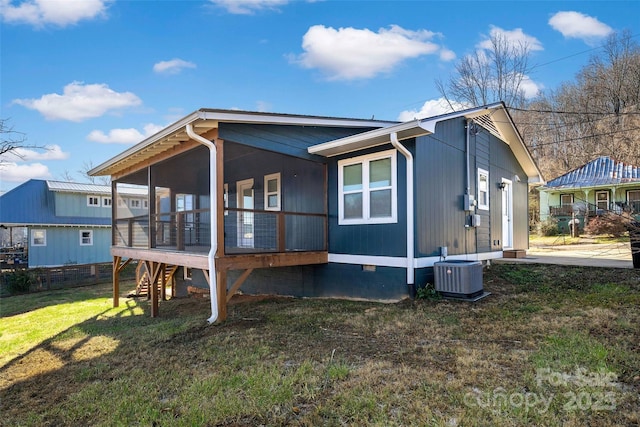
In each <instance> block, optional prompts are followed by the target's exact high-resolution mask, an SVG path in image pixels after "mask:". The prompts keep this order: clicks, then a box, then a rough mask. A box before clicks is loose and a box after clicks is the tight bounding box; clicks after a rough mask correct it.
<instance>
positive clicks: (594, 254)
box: [497, 243, 633, 268]
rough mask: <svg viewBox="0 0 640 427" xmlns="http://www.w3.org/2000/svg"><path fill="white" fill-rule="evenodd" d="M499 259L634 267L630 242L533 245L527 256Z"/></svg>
mask: <svg viewBox="0 0 640 427" xmlns="http://www.w3.org/2000/svg"><path fill="white" fill-rule="evenodd" d="M497 261H498V262H531V263H540V264H562V265H583V266H590V267H610V268H633V262H632V261H631V247H630V245H629V243H605V244H602V243H586V244H579V245H553V246H532V247H531V249H529V250H528V251H527V256H526V257H525V258H502V259H500V260H497Z"/></svg>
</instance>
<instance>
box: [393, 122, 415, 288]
mask: <svg viewBox="0 0 640 427" xmlns="http://www.w3.org/2000/svg"><path fill="white" fill-rule="evenodd" d="M389 138H390V139H391V145H393V146H394V147H395V148H396V149H397V150H398V151H399V152H400V153H402V155H403V156H404V157H405V159H407V285H409V287H410V288H411V287H412V286H413V285H415V283H414V282H415V271H414V263H415V262H414V261H415V249H414V248H415V243H414V242H415V236H414V232H413V228H414V224H413V217H414V214H413V155H412V154H411V152H410V151H409V150H408V149H407V147H405V146H404V145H402V144H401V143H400V141H398V134H397V133H396V132H392V133H391V134H390V135H389Z"/></svg>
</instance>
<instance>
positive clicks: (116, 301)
mask: <svg viewBox="0 0 640 427" xmlns="http://www.w3.org/2000/svg"><path fill="white" fill-rule="evenodd" d="M120 260H121V258H120V257H119V256H114V257H113V307H114V308H115V307H118V306H119V305H120V269H119V268H118V267H119V266H120Z"/></svg>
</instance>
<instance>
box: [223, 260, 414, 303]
mask: <svg viewBox="0 0 640 427" xmlns="http://www.w3.org/2000/svg"><path fill="white" fill-rule="evenodd" d="M240 274H241V272H240V271H229V275H228V278H227V280H228V283H229V284H230V283H233V282H234V281H235V280H236V278H237V277H238V276H239V275H240ZM406 283H407V281H406V270H405V269H402V268H389V267H377V268H376V271H363V270H362V266H360V265H349V264H333V263H330V264H322V265H307V266H297V267H280V268H271V269H269V268H264V269H256V270H254V271H253V272H252V273H251V275H250V276H249V277H248V278H247V280H246V282H245V283H244V284H243V285H242V287H241V290H242V292H243V293H247V294H277V295H291V296H296V297H338V298H362V299H376V300H399V299H402V298H406V297H407V296H408V293H407V284H406Z"/></svg>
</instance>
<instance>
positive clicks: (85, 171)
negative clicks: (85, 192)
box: [78, 160, 111, 185]
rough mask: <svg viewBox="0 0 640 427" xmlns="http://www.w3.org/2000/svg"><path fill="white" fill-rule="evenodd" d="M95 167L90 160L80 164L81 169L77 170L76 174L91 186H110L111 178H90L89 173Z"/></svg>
mask: <svg viewBox="0 0 640 427" xmlns="http://www.w3.org/2000/svg"><path fill="white" fill-rule="evenodd" d="M94 167H95V166H94V165H93V162H92V161H91V160H89V161H84V162H82V169H79V170H78V173H79V174H81V175H82V176H83V177H84V178H85V179H86V180H87V181H89V182H90V183H92V184H99V185H111V178H110V177H108V176H97V177H96V176H92V175H89V171H90V170H91V169H93V168H94Z"/></svg>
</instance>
